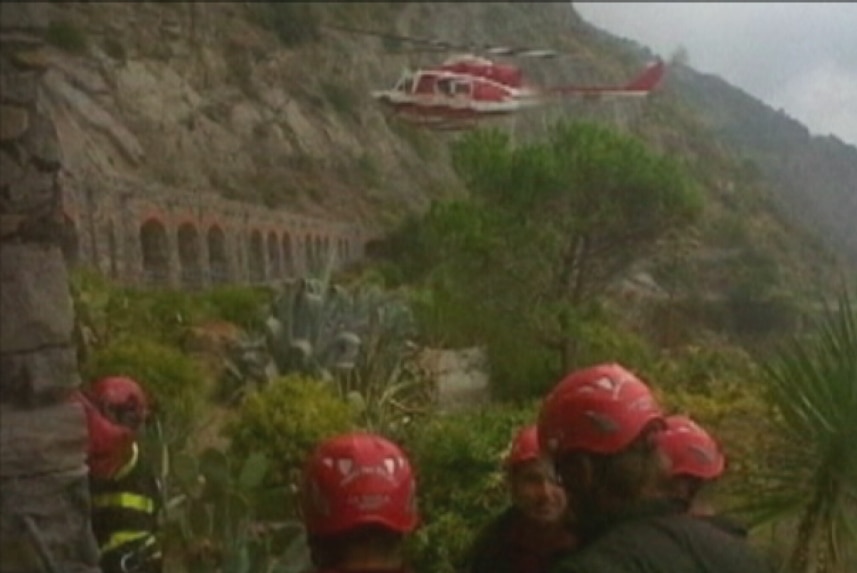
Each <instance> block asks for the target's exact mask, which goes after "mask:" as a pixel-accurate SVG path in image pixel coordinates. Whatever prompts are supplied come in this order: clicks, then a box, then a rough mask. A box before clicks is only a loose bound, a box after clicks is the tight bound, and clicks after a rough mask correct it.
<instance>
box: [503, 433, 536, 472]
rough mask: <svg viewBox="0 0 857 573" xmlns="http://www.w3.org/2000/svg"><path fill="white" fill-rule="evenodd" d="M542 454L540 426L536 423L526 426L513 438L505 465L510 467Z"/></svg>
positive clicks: (534, 458)
mask: <svg viewBox="0 0 857 573" xmlns="http://www.w3.org/2000/svg"><path fill="white" fill-rule="evenodd" d="M540 455H541V452H540V451H539V436H538V428H537V427H536V426H535V425H532V426H525V427H523V428H521V430H520V431H518V433H517V435H515V439H513V440H512V443H511V445H510V447H509V451H508V452H507V453H506V456H505V458H504V459H503V466H504V467H506V468H510V467H512V466H514V465H517V464H520V463H523V462H529V461H531V460H536V459H538V458H539V456H540Z"/></svg>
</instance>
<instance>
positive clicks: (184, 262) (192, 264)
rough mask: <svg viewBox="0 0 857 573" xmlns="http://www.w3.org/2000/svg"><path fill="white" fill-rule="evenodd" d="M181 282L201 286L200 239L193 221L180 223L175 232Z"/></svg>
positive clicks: (195, 286) (191, 285)
mask: <svg viewBox="0 0 857 573" xmlns="http://www.w3.org/2000/svg"><path fill="white" fill-rule="evenodd" d="M177 239H178V248H179V264H180V265H181V279H182V284H183V285H184V286H187V287H191V288H198V287H200V286H202V241H201V239H200V236H199V231H198V230H197V228H196V225H194V224H193V223H182V224H181V225H180V226H179V229H178V232H177Z"/></svg>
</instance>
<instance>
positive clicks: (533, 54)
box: [323, 24, 575, 59]
mask: <svg viewBox="0 0 857 573" xmlns="http://www.w3.org/2000/svg"><path fill="white" fill-rule="evenodd" d="M323 27H326V28H330V29H332V30H339V31H340V32H347V33H350V34H361V35H365V36H374V37H377V38H382V39H386V40H392V41H396V42H403V43H409V44H417V45H424V46H430V47H432V48H433V49H434V50H435V51H445V50H446V51H452V50H456V51H466V52H473V53H482V54H487V55H492V56H504V57H514V58H538V59H552V58H558V57H561V56H566V57H568V56H571V57H575V56H574V55H572V54H564V53H561V52H557V51H556V50H548V49H537V48H523V47H514V46H498V45H493V44H477V43H462V44H456V43H453V42H448V41H446V40H440V39H436V38H415V37H411V36H402V35H399V34H389V33H386V32H376V31H372V30H361V29H358V28H351V27H348V26H340V25H336V24H327V25H325V26H323Z"/></svg>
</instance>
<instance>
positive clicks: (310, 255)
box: [304, 234, 315, 272]
mask: <svg viewBox="0 0 857 573" xmlns="http://www.w3.org/2000/svg"><path fill="white" fill-rule="evenodd" d="M304 260H305V263H304V264H305V265H306V270H307V271H308V272H311V271H314V270H315V245H314V244H313V241H312V235H310V234H307V236H306V237H305V238H304Z"/></svg>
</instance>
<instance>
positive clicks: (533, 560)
mask: <svg viewBox="0 0 857 573" xmlns="http://www.w3.org/2000/svg"><path fill="white" fill-rule="evenodd" d="M574 544H575V540H574V537H573V536H572V535H571V533H569V532H568V531H557V532H556V533H555V534H554V535H548V536H545V535H543V534H539V533H538V532H534V531H533V530H532V528H531V527H530V526H529V525H528V524H527V522H526V521H525V518H524V516H523V515H522V514H521V512H520V511H518V510H517V509H515V508H510V509H508V510H506V511H504V512H503V513H502V514H500V515H499V516H498V517H497V518H495V519H494V520H493V521H491V522H490V523H489V524H488V525H487V526H486V527H485V528H484V529H483V530H482V532H481V533H480V534H479V536H478V537H477V538H476V541H475V542H474V544H473V547H472V548H471V550H470V553H469V555H468V560H467V567H466V568H465V571H466V573H546V572H547V571H548V568H549V567H550V564H551V563H552V562H554V561H555V560H556V559H557V557H558V556H559V555H560V554H561V553H564V552H565V551H568V550H569V549H571V548H572V547H573V546H574Z"/></svg>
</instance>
